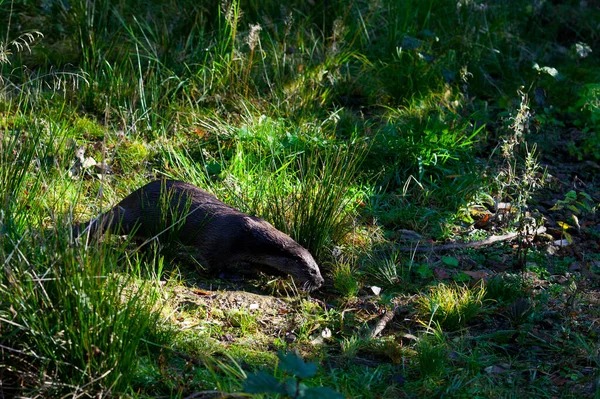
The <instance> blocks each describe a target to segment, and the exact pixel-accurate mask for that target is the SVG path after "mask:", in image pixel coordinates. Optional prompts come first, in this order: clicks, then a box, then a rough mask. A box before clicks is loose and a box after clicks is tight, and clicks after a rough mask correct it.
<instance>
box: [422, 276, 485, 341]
mask: <svg viewBox="0 0 600 399" xmlns="http://www.w3.org/2000/svg"><path fill="white" fill-rule="evenodd" d="M484 297H485V288H484V287H483V286H482V285H478V286H475V287H473V288H469V287H467V286H459V285H457V284H454V285H446V284H439V285H437V286H435V287H432V288H431V289H430V291H429V294H424V295H421V297H420V298H419V299H418V302H417V307H418V310H419V314H420V315H421V317H422V320H428V321H430V322H435V323H438V324H439V325H440V327H442V328H443V329H445V330H450V331H455V330H458V329H460V328H462V327H464V326H465V325H466V324H467V323H468V322H469V321H470V320H472V319H473V318H474V317H475V316H476V315H477V313H479V311H480V310H481V309H482V307H483V300H484Z"/></svg>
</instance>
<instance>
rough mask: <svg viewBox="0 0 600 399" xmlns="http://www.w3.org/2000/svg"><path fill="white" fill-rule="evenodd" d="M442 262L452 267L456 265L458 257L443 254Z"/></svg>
mask: <svg viewBox="0 0 600 399" xmlns="http://www.w3.org/2000/svg"><path fill="white" fill-rule="evenodd" d="M442 262H444V263H445V264H447V265H448V266H452V267H457V266H458V259H456V258H455V257H453V256H444V257H443V258H442Z"/></svg>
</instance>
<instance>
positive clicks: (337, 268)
mask: <svg viewBox="0 0 600 399" xmlns="http://www.w3.org/2000/svg"><path fill="white" fill-rule="evenodd" d="M331 275H332V278H333V286H334V287H335V289H336V290H337V291H338V292H339V293H340V294H341V295H342V296H343V297H344V298H347V299H348V298H354V297H356V295H357V294H358V291H359V290H360V282H359V279H358V272H357V271H356V270H355V269H354V268H353V267H352V266H351V265H350V264H348V263H346V262H340V263H336V264H335V265H334V266H333V268H332V270H331Z"/></svg>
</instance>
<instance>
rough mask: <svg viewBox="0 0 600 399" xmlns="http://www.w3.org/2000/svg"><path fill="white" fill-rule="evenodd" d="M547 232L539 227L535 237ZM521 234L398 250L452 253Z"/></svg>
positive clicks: (399, 249)
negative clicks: (452, 251) (451, 251)
mask: <svg viewBox="0 0 600 399" xmlns="http://www.w3.org/2000/svg"><path fill="white" fill-rule="evenodd" d="M545 232H546V228H545V227H543V226H542V227H539V228H538V229H537V230H535V231H534V232H533V235H534V236H535V235H538V234H543V233H545ZM518 235H519V233H507V234H503V235H501V236H491V237H488V238H486V239H484V240H479V241H472V242H466V243H454V244H446V245H431V246H427V247H425V246H422V247H418V246H417V247H401V248H397V250H398V251H401V252H437V251H450V250H457V249H465V248H479V247H484V246H486V245H491V244H493V243H496V242H501V241H508V240H512V239H513V238H515V237H517V236H518Z"/></svg>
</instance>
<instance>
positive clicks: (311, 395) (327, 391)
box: [299, 387, 345, 399]
mask: <svg viewBox="0 0 600 399" xmlns="http://www.w3.org/2000/svg"><path fill="white" fill-rule="evenodd" d="M299 397H300V398H305V399H345V396H344V395H342V394H341V393H339V392H336V391H334V390H333V389H331V388H327V387H315V388H306V389H305V390H304V392H303V395H302V396H299Z"/></svg>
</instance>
